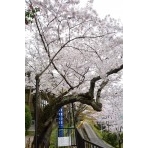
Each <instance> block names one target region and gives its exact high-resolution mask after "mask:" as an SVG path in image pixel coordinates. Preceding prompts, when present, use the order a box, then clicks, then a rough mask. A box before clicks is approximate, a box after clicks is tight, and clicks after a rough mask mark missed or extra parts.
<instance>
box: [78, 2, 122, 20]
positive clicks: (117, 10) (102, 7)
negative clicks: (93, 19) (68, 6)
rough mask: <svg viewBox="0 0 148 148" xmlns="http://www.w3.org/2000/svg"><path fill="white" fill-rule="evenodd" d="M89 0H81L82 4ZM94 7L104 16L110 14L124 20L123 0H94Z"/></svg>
mask: <svg viewBox="0 0 148 148" xmlns="http://www.w3.org/2000/svg"><path fill="white" fill-rule="evenodd" d="M87 1H88V0H80V2H81V4H82V5H85V4H86V2H87ZM93 8H94V9H95V10H96V11H97V12H98V14H99V16H100V17H101V18H103V17H104V16H105V15H108V14H110V16H111V17H114V18H116V19H121V21H122V22H123V12H122V11H123V0H94V3H93Z"/></svg>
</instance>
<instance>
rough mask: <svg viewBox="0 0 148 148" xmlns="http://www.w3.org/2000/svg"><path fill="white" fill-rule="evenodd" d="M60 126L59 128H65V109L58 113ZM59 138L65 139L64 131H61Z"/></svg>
mask: <svg viewBox="0 0 148 148" xmlns="http://www.w3.org/2000/svg"><path fill="white" fill-rule="evenodd" d="M58 126H59V128H63V127H64V122H63V108H60V109H59V111H58ZM58 137H64V130H63V129H60V130H59V131H58Z"/></svg>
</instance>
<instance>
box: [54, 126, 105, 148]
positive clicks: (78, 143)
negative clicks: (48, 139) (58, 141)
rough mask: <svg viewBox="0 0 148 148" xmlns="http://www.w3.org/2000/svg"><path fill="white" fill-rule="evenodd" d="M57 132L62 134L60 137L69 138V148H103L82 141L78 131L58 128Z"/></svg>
mask: <svg viewBox="0 0 148 148" xmlns="http://www.w3.org/2000/svg"><path fill="white" fill-rule="evenodd" d="M59 132H62V137H70V138H71V146H70V147H71V148H72V147H77V148H103V147H102V146H99V145H96V144H94V143H92V142H90V141H87V140H85V139H83V138H82V136H81V134H80V133H79V131H78V130H77V129H75V128H58V133H59ZM57 147H58V146H57Z"/></svg>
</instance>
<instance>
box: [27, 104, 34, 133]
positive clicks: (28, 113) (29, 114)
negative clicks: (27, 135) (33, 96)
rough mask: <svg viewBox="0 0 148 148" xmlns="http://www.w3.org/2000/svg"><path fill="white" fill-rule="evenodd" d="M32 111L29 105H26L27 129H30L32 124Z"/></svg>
mask: <svg viewBox="0 0 148 148" xmlns="http://www.w3.org/2000/svg"><path fill="white" fill-rule="evenodd" d="M31 120H32V117H31V112H30V109H29V106H27V105H25V130H26V132H27V131H28V129H29V127H30V126H31Z"/></svg>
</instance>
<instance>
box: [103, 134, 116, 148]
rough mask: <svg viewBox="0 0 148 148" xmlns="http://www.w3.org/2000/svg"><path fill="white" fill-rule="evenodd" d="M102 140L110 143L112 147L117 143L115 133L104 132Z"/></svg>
mask: <svg viewBox="0 0 148 148" xmlns="http://www.w3.org/2000/svg"><path fill="white" fill-rule="evenodd" d="M103 140H105V141H106V142H107V143H109V144H111V145H112V146H114V147H116V146H117V145H118V139H117V135H116V133H108V132H104V133H103Z"/></svg>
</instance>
